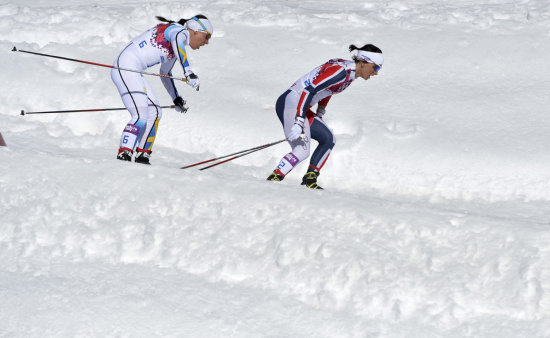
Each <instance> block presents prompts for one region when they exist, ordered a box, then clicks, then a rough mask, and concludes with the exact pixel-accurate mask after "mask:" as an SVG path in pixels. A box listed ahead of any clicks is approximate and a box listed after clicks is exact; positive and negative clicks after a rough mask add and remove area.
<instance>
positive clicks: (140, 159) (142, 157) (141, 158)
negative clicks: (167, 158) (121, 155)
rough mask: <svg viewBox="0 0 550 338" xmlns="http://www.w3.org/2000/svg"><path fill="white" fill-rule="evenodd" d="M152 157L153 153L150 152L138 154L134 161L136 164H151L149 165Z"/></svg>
mask: <svg viewBox="0 0 550 338" xmlns="http://www.w3.org/2000/svg"><path fill="white" fill-rule="evenodd" d="M150 157H151V153H148V152H145V151H143V152H138V153H137V155H136V159H135V160H134V161H135V162H136V163H141V164H151V163H149V158H150Z"/></svg>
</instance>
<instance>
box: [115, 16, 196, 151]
mask: <svg viewBox="0 0 550 338" xmlns="http://www.w3.org/2000/svg"><path fill="white" fill-rule="evenodd" d="M188 45H189V31H188V30H187V28H185V27H184V26H182V25H179V24H177V23H172V24H164V23H163V24H159V25H157V26H155V27H153V28H151V29H149V30H147V31H145V32H144V33H142V34H141V35H139V36H138V37H136V38H134V39H133V40H132V41H131V42H130V43H129V44H128V46H126V48H124V50H122V52H121V53H120V54H119V56H118V57H117V58H116V60H115V62H114V66H115V67H120V68H126V69H133V70H137V71H144V70H146V69H147V68H149V67H152V66H155V65H157V64H159V63H160V73H161V74H164V75H170V76H171V75H172V73H171V70H172V67H173V66H174V64H175V63H176V62H177V63H179V64H180V65H181V66H182V67H183V72H184V74H189V73H192V71H191V69H190V68H189V62H188V60H187V52H186V50H185V46H188ZM111 79H112V80H113V82H114V83H115V85H116V87H117V89H118V92H119V93H120V96H121V97H122V102H123V103H124V106H125V107H126V108H127V109H128V111H129V112H130V115H131V119H130V121H129V122H128V124H127V125H126V127H125V128H124V131H123V132H122V137H121V139H120V148H121V149H126V150H130V151H133V150H134V148H136V145H137V148H136V150H137V151H141V152H148V153H150V152H151V148H152V147H153V143H154V141H155V136H156V133H157V128H158V123H159V121H160V119H161V118H162V110H161V108H160V104H159V101H158V99H157V97H156V96H155V93H154V92H153V90H152V88H151V86H150V85H149V83H147V81H146V80H145V78H144V77H143V75H142V74H140V73H135V72H129V71H124V70H121V69H113V70H111ZM161 81H162V84H163V85H164V87H165V88H166V90H167V91H168V93H169V94H170V97H171V98H172V100H174V99H175V98H176V97H177V96H180V95H179V93H178V90H177V89H176V86H175V84H174V80H173V79H170V78H164V77H162V78H161Z"/></svg>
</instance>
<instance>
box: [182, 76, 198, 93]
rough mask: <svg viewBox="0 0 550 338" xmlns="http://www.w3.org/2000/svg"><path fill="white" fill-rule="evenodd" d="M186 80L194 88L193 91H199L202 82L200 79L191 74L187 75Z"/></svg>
mask: <svg viewBox="0 0 550 338" xmlns="http://www.w3.org/2000/svg"><path fill="white" fill-rule="evenodd" d="M185 78H186V79H187V84H188V85H190V86H191V87H193V89H196V90H197V91H199V85H200V81H199V77H198V76H197V75H196V74H195V73H193V72H189V73H187V74H185Z"/></svg>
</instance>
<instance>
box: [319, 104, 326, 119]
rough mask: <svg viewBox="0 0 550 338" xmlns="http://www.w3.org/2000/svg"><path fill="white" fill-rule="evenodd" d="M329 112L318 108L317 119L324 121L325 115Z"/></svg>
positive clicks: (320, 107)
mask: <svg viewBox="0 0 550 338" xmlns="http://www.w3.org/2000/svg"><path fill="white" fill-rule="evenodd" d="M326 112H327V111H326V110H325V107H323V106H319V105H318V106H317V117H318V118H320V119H322V118H323V115H325V113H326Z"/></svg>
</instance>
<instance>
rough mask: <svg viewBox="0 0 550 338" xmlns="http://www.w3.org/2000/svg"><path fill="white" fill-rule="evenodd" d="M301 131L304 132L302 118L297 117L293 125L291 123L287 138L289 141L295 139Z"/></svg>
mask: <svg viewBox="0 0 550 338" xmlns="http://www.w3.org/2000/svg"><path fill="white" fill-rule="evenodd" d="M303 132H304V119H303V118H301V117H297V118H296V121H295V122H294V125H292V128H291V129H290V132H289V133H288V136H287V138H288V140H289V141H290V142H292V141H296V140H297V139H298V137H300V134H302V133H303Z"/></svg>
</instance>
